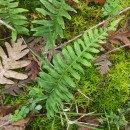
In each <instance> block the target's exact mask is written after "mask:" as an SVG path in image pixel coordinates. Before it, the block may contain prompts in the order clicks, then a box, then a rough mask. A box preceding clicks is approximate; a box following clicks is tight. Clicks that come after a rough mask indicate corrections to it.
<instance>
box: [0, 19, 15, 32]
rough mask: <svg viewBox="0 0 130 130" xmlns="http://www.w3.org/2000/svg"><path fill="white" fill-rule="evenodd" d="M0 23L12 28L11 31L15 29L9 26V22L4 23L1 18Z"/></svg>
mask: <svg viewBox="0 0 130 130" xmlns="http://www.w3.org/2000/svg"><path fill="white" fill-rule="evenodd" d="M0 23H1V24H3V25H5V26H6V27H7V28H9V29H11V30H13V31H16V30H15V29H14V28H13V27H11V26H10V25H9V24H7V23H5V22H4V21H3V20H0Z"/></svg>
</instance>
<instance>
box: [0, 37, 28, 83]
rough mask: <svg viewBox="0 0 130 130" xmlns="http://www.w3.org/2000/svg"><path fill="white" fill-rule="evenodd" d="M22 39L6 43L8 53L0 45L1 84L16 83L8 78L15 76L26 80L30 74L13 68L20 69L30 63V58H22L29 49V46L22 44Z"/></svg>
mask: <svg viewBox="0 0 130 130" xmlns="http://www.w3.org/2000/svg"><path fill="white" fill-rule="evenodd" d="M22 43H23V41H22V39H18V40H17V42H16V43H15V42H13V41H11V44H9V43H8V42H6V43H5V46H6V49H7V53H8V55H7V54H6V53H5V52H4V50H3V48H2V47H0V57H1V61H0V84H14V82H13V81H12V80H10V79H8V78H14V79H19V80H24V79H26V78H27V77H28V76H27V75H25V74H22V73H19V72H16V71H13V69H18V68H22V67H25V66H27V65H29V64H30V61H29V60H20V59H21V58H23V57H24V56H25V55H26V54H27V53H28V52H29V50H28V49H26V48H27V46H26V45H23V44H22Z"/></svg>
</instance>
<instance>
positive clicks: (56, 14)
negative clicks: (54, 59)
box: [32, 0, 76, 49]
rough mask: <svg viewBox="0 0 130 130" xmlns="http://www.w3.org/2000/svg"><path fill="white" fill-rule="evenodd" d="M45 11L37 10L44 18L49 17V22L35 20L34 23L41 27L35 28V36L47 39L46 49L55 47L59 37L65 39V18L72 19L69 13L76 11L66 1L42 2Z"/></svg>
mask: <svg viewBox="0 0 130 130" xmlns="http://www.w3.org/2000/svg"><path fill="white" fill-rule="evenodd" d="M40 1H41V3H42V4H43V5H44V7H45V9H42V8H36V10H37V11H38V12H39V13H41V14H42V15H43V16H48V17H49V19H48V20H34V21H33V22H32V23H35V24H38V25H40V27H36V28H33V29H32V31H34V32H35V33H34V36H43V37H46V38H47V40H48V41H47V44H46V49H48V48H49V47H50V46H51V45H55V40H56V39H57V37H58V36H60V37H61V38H63V30H64V29H65V22H64V18H67V19H71V16H70V15H69V13H68V11H74V12H76V11H75V10H74V9H73V8H71V7H70V6H69V5H68V4H66V3H65V1H64V0H40Z"/></svg>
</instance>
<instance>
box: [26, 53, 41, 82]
mask: <svg viewBox="0 0 130 130" xmlns="http://www.w3.org/2000/svg"><path fill="white" fill-rule="evenodd" d="M28 56H29V59H30V60H31V63H30V64H29V65H28V66H27V67H26V69H25V70H26V71H27V72H28V76H30V79H31V80H35V78H36V77H37V75H38V73H39V71H40V63H39V62H38V60H37V59H36V58H35V56H34V55H32V54H30V55H28Z"/></svg>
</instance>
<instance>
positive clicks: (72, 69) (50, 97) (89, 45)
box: [34, 20, 119, 116]
mask: <svg viewBox="0 0 130 130" xmlns="http://www.w3.org/2000/svg"><path fill="white" fill-rule="evenodd" d="M117 22H119V20H116V21H114V22H112V23H111V24H110V26H109V27H108V28H105V29H103V28H99V29H94V30H90V31H89V32H87V33H84V35H83V39H78V40H77V41H75V42H74V46H73V47H72V46H70V45H68V46H67V47H66V48H64V49H63V50H62V54H57V55H56V56H55V57H54V58H53V66H52V65H50V64H45V65H44V66H43V69H44V72H40V74H39V75H40V77H38V78H37V81H38V83H39V85H40V89H41V90H42V91H46V94H45V95H43V98H44V99H46V109H47V115H48V116H54V113H55V112H58V110H59V108H60V109H62V110H63V109H64V105H63V102H62V101H66V102H69V101H70V100H71V99H73V98H74V97H73V95H72V93H71V92H70V90H71V89H74V88H76V85H75V82H74V80H75V79H76V80H80V73H84V69H83V67H82V65H84V66H86V67H90V66H91V63H90V62H91V61H92V60H93V59H94V57H93V56H92V54H93V53H98V52H99V50H98V49H96V48H97V47H100V45H99V44H97V43H105V39H106V37H107V36H108V34H107V31H108V30H115V27H114V26H115V25H116V24H117ZM34 95H35V94H34ZM35 96H36V95H35ZM39 97H42V95H41V96H40V95H39Z"/></svg>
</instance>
